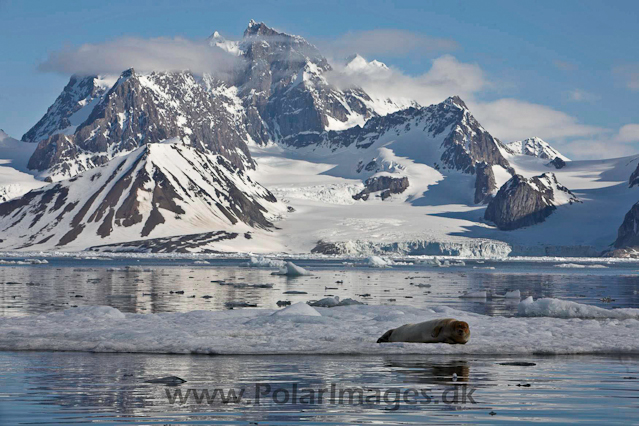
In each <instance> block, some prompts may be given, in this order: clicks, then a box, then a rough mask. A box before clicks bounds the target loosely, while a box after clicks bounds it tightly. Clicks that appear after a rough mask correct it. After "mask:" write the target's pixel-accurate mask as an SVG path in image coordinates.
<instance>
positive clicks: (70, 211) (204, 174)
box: [0, 143, 286, 250]
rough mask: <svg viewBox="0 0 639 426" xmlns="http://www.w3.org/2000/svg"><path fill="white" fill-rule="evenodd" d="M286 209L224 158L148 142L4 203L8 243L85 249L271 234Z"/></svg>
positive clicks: (1, 217) (1, 219) (1, 211)
mask: <svg viewBox="0 0 639 426" xmlns="http://www.w3.org/2000/svg"><path fill="white" fill-rule="evenodd" d="M285 211H286V208H285V207H284V206H283V205H282V204H281V203H279V202H277V200H276V199H275V197H274V196H273V195H272V194H271V193H270V192H269V191H268V190H267V189H265V188H264V187H262V186H260V185H259V184H257V183H256V182H254V181H253V180H251V178H250V177H248V176H247V175H246V174H245V172H243V171H242V170H239V169H237V168H236V167H235V166H234V165H233V164H231V163H230V162H229V161H228V160H227V159H225V158H224V157H223V156H221V155H212V154H206V153H204V152H203V151H201V150H198V149H196V148H193V147H189V146H186V145H182V144H175V143H173V144H168V143H166V144H146V145H144V146H142V147H140V148H137V149H135V150H133V151H132V152H131V153H129V154H128V155H124V156H120V157H117V158H114V159H112V160H110V161H109V162H107V163H106V164H104V165H103V166H101V167H97V168H94V169H92V170H89V171H86V172H84V173H82V174H80V175H78V176H76V177H74V178H72V179H69V180H66V181H62V182H57V183H52V184H49V185H47V186H45V187H43V188H41V189H38V190H34V191H31V192H29V193H28V194H26V195H25V196H23V197H22V198H18V199H14V200H12V201H9V202H6V203H4V204H0V229H2V234H3V238H2V241H1V242H0V247H2V249H24V248H29V249H33V250H41V249H53V248H64V249H84V248H87V247H89V246H92V245H100V244H107V243H113V242H122V241H131V240H136V239H141V238H159V237H168V236H170V237H173V236H176V235H183V234H199V233H204V232H205V231H208V232H210V231H232V232H233V233H234V234H235V236H234V237H233V238H236V237H237V238H240V239H244V238H245V234H246V233H249V234H246V235H248V236H247V237H246V238H250V233H252V232H258V233H265V232H266V233H269V232H270V231H271V230H272V229H273V223H272V221H273V220H275V219H277V218H278V217H279V216H280V215H281V214H282V213H284V212H285ZM238 235H239V236H238Z"/></svg>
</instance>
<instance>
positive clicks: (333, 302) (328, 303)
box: [309, 296, 365, 308]
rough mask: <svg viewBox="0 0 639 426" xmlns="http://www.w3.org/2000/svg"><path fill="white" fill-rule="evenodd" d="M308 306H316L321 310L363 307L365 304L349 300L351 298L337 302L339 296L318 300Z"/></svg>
mask: <svg viewBox="0 0 639 426" xmlns="http://www.w3.org/2000/svg"><path fill="white" fill-rule="evenodd" d="M309 304H310V305H311V306H318V307H322V308H334V307H335V306H351V305H365V303H362V302H360V301H358V300H355V299H351V298H348V299H344V300H339V296H333V297H331V296H329V297H325V298H324V299H320V300H318V301H316V302H311V303H309Z"/></svg>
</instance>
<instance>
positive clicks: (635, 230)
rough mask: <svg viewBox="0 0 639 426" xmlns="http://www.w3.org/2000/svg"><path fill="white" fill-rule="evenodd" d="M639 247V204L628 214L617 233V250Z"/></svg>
mask: <svg viewBox="0 0 639 426" xmlns="http://www.w3.org/2000/svg"><path fill="white" fill-rule="evenodd" d="M630 247H639V203H636V204H635V205H634V206H632V208H631V209H630V210H629V211H628V213H626V216H625V217H624V219H623V222H622V223H621V226H620V227H619V231H618V232H617V239H616V240H615V248H617V249H622V248H630Z"/></svg>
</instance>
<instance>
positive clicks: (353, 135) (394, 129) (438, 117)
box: [294, 96, 512, 174]
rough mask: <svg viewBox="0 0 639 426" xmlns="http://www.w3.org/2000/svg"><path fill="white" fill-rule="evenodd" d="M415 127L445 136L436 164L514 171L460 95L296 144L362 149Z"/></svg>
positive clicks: (301, 138) (466, 170)
mask: <svg viewBox="0 0 639 426" xmlns="http://www.w3.org/2000/svg"><path fill="white" fill-rule="evenodd" d="M414 128H418V129H420V130H421V131H423V132H424V136H425V138H426V137H430V138H437V137H442V135H444V136H443V137H444V140H443V142H442V143H441V146H440V147H439V148H440V150H441V158H440V161H441V165H440V164H436V165H435V167H436V168H439V167H444V168H448V169H452V170H458V171H461V172H463V173H468V174H474V173H475V167H476V165H477V164H478V163H482V162H485V163H486V164H488V165H500V166H502V167H504V168H505V169H506V170H509V171H511V173H512V168H511V166H510V163H509V162H508V160H506V158H505V157H504V156H503V155H502V153H501V151H500V148H502V147H503V146H502V145H501V142H499V141H498V140H497V139H495V138H493V137H492V136H491V135H490V133H488V132H487V131H486V130H484V128H483V127H481V125H480V124H479V122H478V121H477V120H476V119H475V118H474V117H473V116H472V114H471V113H470V111H468V109H467V108H466V104H465V103H464V102H463V101H462V100H461V99H460V98H459V97H458V96H454V97H451V98H448V99H446V100H445V101H444V102H442V103H440V104H437V105H431V106H428V107H421V108H414V107H410V108H407V109H404V110H401V111H397V112H395V113H392V114H388V115H385V116H383V117H373V118H371V119H370V120H368V121H367V122H366V124H364V126H363V127H360V126H355V127H352V128H350V129H347V130H343V131H340V132H335V131H330V132H324V133H322V134H307V135H303V136H299V137H298V138H296V139H295V142H294V144H295V145H296V146H305V145H310V144H315V143H316V144H324V145H327V146H330V147H332V148H333V149H335V150H337V149H339V148H340V147H347V146H351V145H352V144H355V146H357V147H358V148H361V149H366V148H368V147H370V146H371V145H373V144H374V143H375V142H377V141H378V140H379V138H380V137H382V136H384V135H385V134H395V135H400V134H401V133H404V132H407V131H410V130H411V129H414ZM424 143H427V142H424ZM362 167H364V166H363V165H362Z"/></svg>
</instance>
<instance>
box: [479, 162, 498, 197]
mask: <svg viewBox="0 0 639 426" xmlns="http://www.w3.org/2000/svg"><path fill="white" fill-rule="evenodd" d="M475 174H476V177H475V200H474V201H475V204H480V203H482V204H486V203H488V202H489V201H490V200H491V199H492V192H493V191H494V190H495V189H497V183H496V182H495V173H494V172H493V168H492V167H491V166H489V165H488V164H486V162H485V161H482V162H481V163H479V164H477V166H476V167H475Z"/></svg>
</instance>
